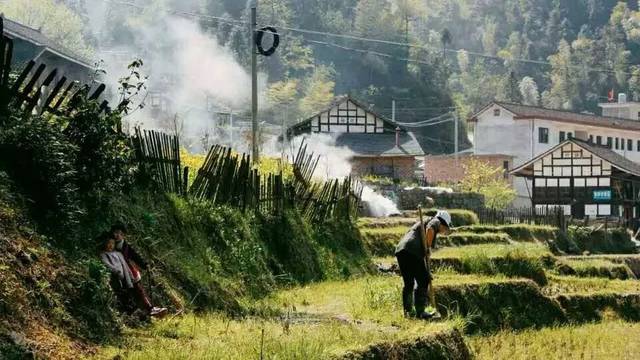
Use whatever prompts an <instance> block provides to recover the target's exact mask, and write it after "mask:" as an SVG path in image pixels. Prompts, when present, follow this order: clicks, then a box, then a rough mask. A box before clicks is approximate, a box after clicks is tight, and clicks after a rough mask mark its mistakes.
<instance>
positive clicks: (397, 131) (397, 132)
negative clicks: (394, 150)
mask: <svg viewBox="0 0 640 360" xmlns="http://www.w3.org/2000/svg"><path fill="white" fill-rule="evenodd" d="M400 130H401V129H400V127H399V126H398V127H397V128H396V147H400Z"/></svg>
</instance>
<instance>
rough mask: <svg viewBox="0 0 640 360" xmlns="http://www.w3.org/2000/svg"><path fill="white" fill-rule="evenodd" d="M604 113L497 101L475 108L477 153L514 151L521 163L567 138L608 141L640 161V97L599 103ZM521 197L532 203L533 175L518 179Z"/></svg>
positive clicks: (520, 202)
mask: <svg viewBox="0 0 640 360" xmlns="http://www.w3.org/2000/svg"><path fill="white" fill-rule="evenodd" d="M600 107H602V109H603V113H604V114H605V115H616V116H625V118H620V117H613V116H598V115H592V114H581V113H575V112H570V111H562V110H551V109H546V108H542V107H536V106H526V105H517V104H510V103H504V102H493V103H491V104H489V105H487V106H485V107H484V108H483V109H481V110H480V111H478V112H477V113H476V114H474V115H473V116H472V117H471V118H470V119H469V121H470V124H472V125H473V138H474V141H473V143H474V153H475V154H478V155H486V154H505V155H511V156H513V167H514V168H517V167H519V166H520V165H522V164H524V163H525V162H527V161H529V160H530V159H532V158H534V157H536V156H537V155H539V154H541V153H544V152H546V151H548V150H549V149H551V148H552V147H554V146H555V145H557V144H559V143H561V142H563V141H564V140H565V139H568V138H572V137H575V138H578V139H582V140H587V141H590V142H592V143H594V144H600V145H607V146H608V147H609V148H611V149H612V150H613V151H615V152H616V153H618V154H620V155H622V156H623V157H625V158H627V159H629V160H632V161H635V162H640V120H639V118H640V103H634V102H627V101H626V97H625V96H624V94H620V97H619V101H618V102H614V103H604V104H600ZM514 187H515V189H516V191H517V194H518V198H517V199H516V201H515V202H514V206H530V205H531V194H532V187H531V181H530V180H526V179H525V178H518V179H514Z"/></svg>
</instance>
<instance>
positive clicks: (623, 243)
mask: <svg viewBox="0 0 640 360" xmlns="http://www.w3.org/2000/svg"><path fill="white" fill-rule="evenodd" d="M567 237H568V240H567V242H568V243H569V244H575V246H576V248H577V249H574V251H575V250H578V251H580V252H584V251H588V252H590V253H593V254H631V253H635V252H636V250H635V244H634V243H633V242H632V241H631V236H630V235H629V233H628V232H627V230H626V229H624V228H613V229H608V230H604V229H599V230H594V229H592V228H590V227H584V226H569V229H568V231H567ZM569 250H570V249H569Z"/></svg>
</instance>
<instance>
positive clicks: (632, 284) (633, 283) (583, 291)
mask: <svg viewBox="0 0 640 360" xmlns="http://www.w3.org/2000/svg"><path fill="white" fill-rule="evenodd" d="M548 279H549V284H548V285H547V286H545V287H544V288H542V292H543V293H544V294H545V295H548V296H555V295H593V294H629V293H640V281H637V280H610V279H607V278H601V277H591V278H585V277H577V276H557V275H548Z"/></svg>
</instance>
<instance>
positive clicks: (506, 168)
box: [502, 160, 509, 179]
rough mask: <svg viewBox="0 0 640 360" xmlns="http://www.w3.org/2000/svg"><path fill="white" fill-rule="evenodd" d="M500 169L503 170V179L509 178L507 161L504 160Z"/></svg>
mask: <svg viewBox="0 0 640 360" xmlns="http://www.w3.org/2000/svg"><path fill="white" fill-rule="evenodd" d="M502 168H503V169H504V178H505V179H508V178H509V160H505V161H504V162H503V163H502Z"/></svg>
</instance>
